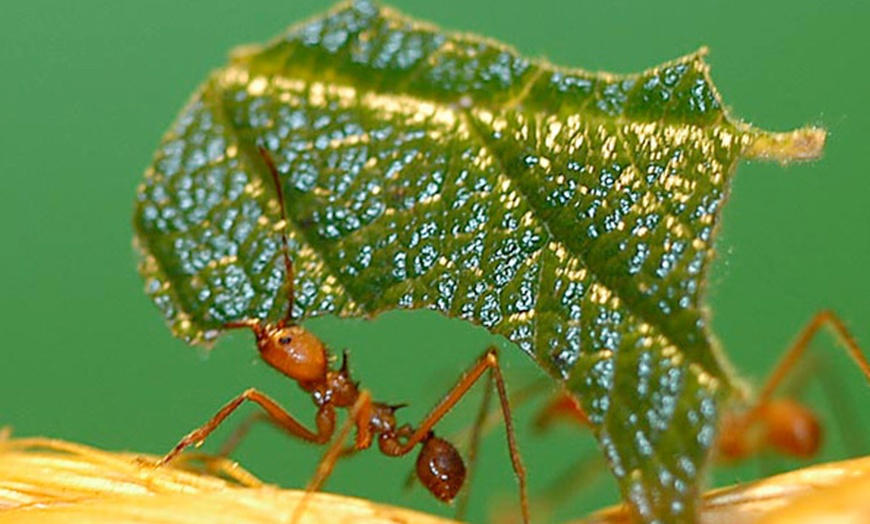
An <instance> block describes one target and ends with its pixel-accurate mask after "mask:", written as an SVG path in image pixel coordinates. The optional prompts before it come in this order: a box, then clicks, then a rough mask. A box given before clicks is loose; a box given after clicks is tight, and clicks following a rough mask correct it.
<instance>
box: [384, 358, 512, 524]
mask: <svg viewBox="0 0 870 524" xmlns="http://www.w3.org/2000/svg"><path fill="white" fill-rule="evenodd" d="M487 371H488V372H489V373H490V380H491V381H494V382H495V387H496V391H497V392H498V396H499V401H500V403H501V410H502V415H503V417H504V423H505V432H506V433H507V445H508V451H509V453H510V457H511V464H512V466H513V469H514V473H515V474H516V477H517V481H518V483H519V490H520V504H521V507H522V514H523V521H524V522H529V504H528V497H527V493H526V471H525V468H523V465H522V461H521V459H520V453H519V450H518V447H517V443H516V437H515V435H514V427H513V420H512V418H511V408H510V403H509V401H508V395H507V389H506V388H505V383H504V378H503V377H502V373H501V367H500V366H499V363H498V351H497V350H496V348H494V347H490V348H489V349H487V350H486V351H485V352H484V354H483V355H481V357H480V358H479V359H478V360H477V362H476V363H475V364H474V365H473V366H472V367H471V368H470V369H469V370H468V371H467V372H466V373H465V374H464V375H463V376H462V378H460V379H459V382H457V384H456V385H455V386H453V388H451V389H450V391H449V392H448V393H447V395H445V396H444V398H443V399H441V401H440V402H439V403H438V404H436V405H435V407H434V408H433V409H432V411H430V412H429V414H428V415H427V416H426V418H424V419H423V421H422V422H421V423H420V426H419V427H418V428H417V429H411V428H409V427H407V426H405V427H404V428H402V429H401V430H400V431H398V432H396V433H395V434H382V435H381V437H380V440H379V446H380V449H381V452H383V453H384V454H385V455H390V456H401V455H405V454H407V453H409V452H410V451H411V450H412V449H414V447H415V446H416V445H417V444H422V445H423V449H422V450H421V451H420V454H419V456H418V457H417V473H418V477H419V478H420V481H421V482H422V483H423V484H424V485H425V486H426V488H427V489H428V490H429V491H430V492H431V493H432V494H433V495H435V497H437V498H439V499H440V500H443V501H445V502H449V501H451V500H453V498H454V497H455V496H456V494H457V492H458V491H459V489H460V488H461V487H462V482H463V480H464V477H465V466H464V464H463V463H462V458H461V457H460V456H459V453H458V452H457V451H456V448H454V447H453V445H452V444H450V443H449V442H447V441H446V440H443V439H440V438H438V437H435V436H434V434H433V431H432V430H433V428H434V426H435V425H436V424H437V423H438V422H439V421H440V420H441V419H442V418H444V415H446V414H447V413H448V412H449V411H450V410H451V409H453V406H455V405H456V403H457V402H459V400H461V399H462V397H464V396H465V394H466V393H468V391H469V389H471V387H472V386H473V385H474V384H475V383H476V382H477V381H478V380H479V379H480V378H481V377H482V376H483V375H484V373H486V372H487Z"/></svg>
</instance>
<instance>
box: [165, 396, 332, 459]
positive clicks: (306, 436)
mask: <svg viewBox="0 0 870 524" xmlns="http://www.w3.org/2000/svg"><path fill="white" fill-rule="evenodd" d="M246 400H248V401H251V402H254V403H256V404H258V405H259V406H260V407H261V408H263V410H264V411H265V412H266V414H267V415H268V416H269V418H270V419H271V420H272V421H273V422H274V423H275V424H276V425H278V426H279V427H281V428H283V429H284V430H285V431H287V432H288V433H290V434H291V435H293V436H295V437H297V438H300V439H302V440H306V441H308V442H313V443H316V444H323V443H325V442H327V441H328V440H329V438H330V437H331V436H332V433H333V430H334V428H335V411H334V410H333V409H332V407H331V406H329V405H326V406H324V407H323V408H321V409H320V411H318V412H317V432H316V433H315V432H313V431H311V430H309V429H308V428H306V427H305V426H303V425H302V424H301V423H300V422H299V421H297V420H296V419H295V418H293V416H292V415H290V414H289V413H288V412H287V411H286V410H284V408H282V407H281V406H280V405H278V403H277V402H275V401H274V400H272V399H271V398H269V397H267V396H266V395H265V394H263V393H260V392H259V391H257V390H256V389H253V388H251V389H248V390H245V391H244V392H243V393H242V394H241V395H239V396H237V397H236V398H234V399H233V400H231V401H230V402H228V403H227V404H226V405H225V406H224V407H222V408H221V409H220V410H219V411H218V412H217V413H216V414H215V415H214V416H213V417H212V418H211V419H210V420H209V421H208V422H206V423H205V424H203V425H202V426H201V427H199V428H197V429H195V430H194V431H192V432H190V433H188V434H187V435H185V437H184V438H183V439H181V441H180V442H179V443H178V444H176V445H175V447H174V448H172V451H170V452H169V453H167V454H166V455H165V456H164V457H163V458H162V459H160V461H159V462H158V463H157V466H162V465H164V464H166V463H167V462H170V461H172V460H173V459H174V458H176V457H177V456H178V454H179V453H181V452H182V451H183V450H184V449H185V448H187V447H188V446H191V445H197V444H199V443H201V442H202V441H203V440H205V439H206V438H207V437H208V436H209V435H210V434H211V433H212V432H213V431H214V430H215V429H217V427H218V426H219V425H220V424H221V423H222V422H223V421H224V419H226V418H227V417H228V416H229V415H230V414H231V413H232V412H233V411H235V410H236V409H238V408H239V406H241V405H242V403H243V402H245V401H246Z"/></svg>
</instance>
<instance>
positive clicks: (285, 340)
mask: <svg viewBox="0 0 870 524" xmlns="http://www.w3.org/2000/svg"><path fill="white" fill-rule="evenodd" d="M278 342H280V343H281V344H282V345H284V346H286V345H287V344H289V343H291V342H293V338H292V337H281V338H279V339H278Z"/></svg>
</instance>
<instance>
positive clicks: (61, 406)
mask: <svg viewBox="0 0 870 524" xmlns="http://www.w3.org/2000/svg"><path fill="white" fill-rule="evenodd" d="M395 4H396V7H399V8H400V9H401V10H403V11H405V12H406V13H408V14H411V15H413V16H415V17H417V18H421V19H426V20H431V21H433V22H436V23H438V24H440V25H442V26H444V27H446V28H450V29H457V30H463V31H472V32H475V33H479V34H483V35H488V36H491V37H495V38H497V39H500V40H502V41H505V42H507V43H510V44H513V45H514V46H516V47H517V48H518V49H519V50H520V51H521V52H523V53H524V54H527V55H530V56H543V57H546V58H548V59H550V60H551V61H553V62H555V63H558V64H566V65H574V66H580V67H584V68H587V69H592V70H611V71H616V72H632V71H639V70H641V69H644V68H646V67H649V66H652V65H655V64H657V63H660V62H663V61H666V60H669V59H672V58H674V57H677V56H679V55H682V54H685V53H687V52H690V51H693V50H695V49H696V48H698V47H699V46H701V45H708V46H709V47H710V49H711V54H710V56H709V61H710V62H711V64H712V66H713V78H714V80H715V81H716V82H717V84H718V86H719V88H720V91H721V92H722V94H723V96H724V97H725V101H726V103H727V104H728V105H729V106H731V108H732V110H733V113H734V114H735V115H736V116H738V117H741V118H743V119H745V120H748V121H750V122H752V123H754V124H756V125H758V126H761V127H764V128H768V129H775V130H785V129H791V128H794V127H798V126H801V125H804V124H807V123H810V124H817V125H822V126H825V127H827V128H828V129H829V130H830V138H829V143H828V147H827V151H826V155H825V158H824V159H823V160H822V161H820V162H816V163H812V164H804V165H793V166H789V167H787V168H782V167H780V166H777V165H769V164H744V165H741V166H740V168H739V174H738V176H737V178H736V184H735V185H734V188H733V193H732V198H731V200H730V202H729V204H728V206H727V207H726V211H725V217H724V225H723V228H722V230H721V234H720V237H719V252H720V256H719V259H718V260H717V261H716V263H715V267H714V271H713V275H712V280H711V283H710V293H709V304H710V306H711V308H712V310H713V312H714V313H715V315H714V328H715V331H716V333H717V334H718V336H719V337H720V339H721V341H722V343H723V345H724V346H725V348H726V349H727V351H728V352H729V354H730V355H731V356H732V359H733V361H734V362H735V365H736V366H737V367H738V369H740V370H741V371H742V373H743V374H744V376H746V377H747V379H749V380H750V381H751V382H753V383H756V384H757V383H759V382H760V381H761V380H763V377H764V376H765V374H766V372H767V371H768V370H770V369H771V367H772V366H773V363H774V361H775V360H776V359H777V357H778V356H779V354H780V352H781V351H782V350H783V348H784V347H785V346H786V345H787V344H788V343H789V342H790V341H791V340H792V339H793V337H794V335H795V334H796V333H797V331H798V329H799V328H800V327H801V326H802V325H803V323H804V322H805V321H807V320H808V319H809V318H810V316H811V315H812V314H813V312H815V311H817V310H819V309H821V308H826V307H830V308H834V309H835V310H837V311H838V312H840V313H841V314H842V316H843V317H844V318H845V320H846V321H847V323H848V324H849V325H850V327H851V328H852V329H853V330H854V333H855V335H856V336H857V338H858V339H859V341H861V342H863V344H864V347H865V353H867V352H870V349H868V346H870V278H868V276H867V271H868V268H870V205H868V194H870V177H868V170H867V168H866V165H867V162H868V156H867V155H868V142H867V129H868V125H870V123H868V118H870V104H868V98H867V92H868V91H867V85H868V83H870V72H868V68H867V67H866V61H867V56H870V38H868V34H867V28H868V27H870V4H868V3H867V2H866V1H865V0H836V1H834V2H817V1H809V0H787V1H786V0H775V1H768V2H758V1H755V0H732V1H730V2H721V1H712V0H680V1H671V2H655V3H653V2H646V1H643V0H631V1H628V0H618V1H614V0H610V1H604V0H581V1H569V0H561V1H560V0H539V1H538V2H534V3H532V2H525V1H517V0H512V1H503V2H499V3H498V6H497V7H496V8H493V4H492V3H490V2H483V1H475V0H442V1H440V2H431V1H425V0H395ZM328 5H329V4H327V3H324V2H316V1H313V0H262V1H260V2H240V1H237V0H236V1H229V0H210V1H208V2H178V1H169V0H148V1H128V2H116V1H109V0H77V1H75V2H56V1H49V0H27V1H25V0H4V1H3V3H2V7H0V71H2V78H0V144H2V146H0V147H2V151H3V153H2V154H0V176H2V185H0V188H2V189H0V191H2V193H0V194H2V206H0V231H2V235H0V239H2V248H0V250H2V253H3V255H2V256H0V344H2V346H0V347H2V349H0V351H2V354H0V425H2V424H7V425H10V426H12V427H13V428H14V430H15V432H16V434H18V435H50V436H55V437H62V438H66V439H72V440H76V441H81V442H85V443H90V444H94V445H97V446H101V447H105V448H111V449H131V450H138V451H148V452H154V453H162V452H165V451H166V450H168V449H169V448H170V447H171V446H172V445H173V444H174V443H175V442H176V440H177V439H178V438H179V437H181V436H182V435H183V434H184V433H186V432H187V431H189V430H190V429H192V428H193V427H194V426H195V425H197V424H199V423H200V422H202V421H203V420H204V419H205V418H206V417H208V416H210V415H211V414H212V413H213V412H214V411H215V409H216V408H217V407H218V406H220V405H221V404H222V403H223V402H225V401H226V400H228V399H229V398H230V397H232V396H233V395H235V394H237V393H239V392H240V391H242V390H243V389H244V388H246V387H248V386H252V385H256V386H257V387H260V388H262V389H264V390H265V391H267V392H269V393H271V394H273V395H274V396H276V397H277V398H279V399H280V400H281V401H282V402H284V403H285V404H286V405H287V406H291V410H292V411H294V412H295V413H297V414H299V416H300V417H301V418H302V419H303V420H310V419H309V417H310V414H313V412H314V410H313V408H312V407H311V405H310V403H309V401H308V400H306V399H305V398H304V397H302V396H301V395H299V394H298V392H296V391H295V386H292V384H289V383H287V382H286V381H283V380H281V379H280V378H279V377H276V376H275V374H274V373H272V372H271V371H270V370H269V369H267V368H266V366H264V365H263V364H261V363H260V362H258V361H257V357H256V353H255V352H254V351H253V347H254V346H253V342H252V340H251V339H250V335H248V334H246V333H240V334H234V335H232V336H227V337H225V339H222V340H221V341H220V343H219V344H218V345H217V348H216V350H215V351H214V352H212V353H211V354H207V353H205V352H203V351H201V350H195V349H190V348H187V347H185V346H184V345H183V344H182V343H180V342H179V341H177V340H174V339H173V338H172V337H171V336H170V334H169V331H168V329H167V328H166V327H165V326H164V324H163V321H162V320H161V318H160V315H159V314H158V312H157V310H156V308H155V307H154V306H153V305H152V304H151V303H150V302H149V301H148V299H147V298H146V297H145V295H144V293H143V292H142V282H141V280H140V278H139V276H138V274H137V272H136V268H135V263H136V260H135V257H134V253H133V250H132V248H131V225H130V215H131V209H132V202H133V195H134V190H135V187H136V185H137V184H138V183H139V181H140V179H141V173H142V171H143V170H144V168H145V166H146V165H148V163H149V160H150V157H151V154H152V151H153V149H154V148H155V147H156V145H157V142H158V140H159V138H160V136H161V134H162V133H163V132H164V130H165V129H166V128H167V127H168V126H169V124H170V123H171V122H172V121H173V119H174V117H175V115H176V112H177V111H178V110H179V109H180V108H181V106H182V104H183V103H184V102H185V100H186V99H187V98H188V96H189V95H190V94H191V93H192V92H193V90H194V88H195V87H196V86H197V84H198V83H199V82H200V81H202V80H203V79H204V78H205V76H206V74H207V73H208V72H209V71H210V70H211V69H213V68H215V67H218V66H220V65H221V64H223V63H224V62H225V56H226V53H227V52H228V51H229V50H230V49H231V48H232V47H234V46H236V45H238V44H242V43H246V42H258V41H264V40H266V39H268V38H270V37H272V36H273V35H275V34H277V33H279V32H280V31H282V30H283V29H284V27H285V26H286V25H288V24H290V23H292V22H295V21H298V20H300V19H302V18H304V17H308V16H310V15H312V14H315V13H317V12H319V11H322V10H324V9H326V8H327V7H328ZM310 326H311V327H312V328H313V329H315V330H316V331H317V332H318V333H320V334H321V335H322V336H323V337H324V338H325V339H326V340H327V341H328V343H330V344H331V345H332V346H333V347H334V348H336V349H339V348H342V347H349V348H352V365H353V369H354V372H355V375H356V376H357V377H358V378H360V379H362V381H363V383H364V384H365V385H366V386H367V387H369V388H371V389H372V390H374V392H375V394H376V395H377V396H378V397H380V398H383V399H385V400H389V401H397V402H398V401H409V402H411V404H412V406H411V407H410V408H408V410H407V411H406V412H405V415H406V416H408V417H409V418H410V419H411V420H416V419H417V418H418V417H420V416H421V415H422V414H423V413H424V412H425V411H426V410H427V409H428V407H429V406H430V405H431V404H432V403H434V402H435V400H436V399H437V398H439V396H440V395H441V394H442V393H443V392H444V391H445V390H446V389H447V387H449V385H450V384H451V383H452V382H453V380H454V379H455V377H456V376H458V374H459V373H460V371H461V370H462V369H463V368H464V367H465V366H466V365H467V364H468V363H470V362H471V361H472V359H473V358H474V357H475V356H476V355H478V354H479V353H480V351H481V350H482V349H483V347H484V346H485V345H486V344H487V343H488V342H491V341H492V339H491V337H490V336H489V335H488V334H486V333H485V332H483V331H481V330H478V329H475V328H472V327H471V326H468V325H465V324H462V323H460V322H456V321H449V320H446V319H444V318H441V317H438V316H436V315H434V314H428V313H425V312H423V313H404V314H389V315H384V316H383V317H381V318H379V319H377V320H376V321H373V322H364V321H336V320H334V319H322V320H317V321H315V322H312V323H311V324H310ZM502 345H503V346H506V344H502ZM816 347H817V350H816V351H815V353H814V354H815V355H816V356H817V358H816V359H815V360H814V364H815V365H818V367H822V368H824V373H825V374H826V376H828V377H829V378H832V377H841V378H837V379H835V380H829V381H828V383H835V384H836V385H837V388H835V389H837V391H836V397H835V401H834V402H835V403H836V404H835V405H837V406H839V407H838V409H837V410H836V413H839V414H843V413H847V411H846V410H847V409H848V407H849V406H852V408H851V409H853V410H855V413H857V414H858V415H857V416H850V417H846V418H847V424H841V425H840V426H836V425H834V430H833V435H832V436H831V438H830V439H829V445H827V446H826V448H825V450H824V455H823V456H822V457H820V460H830V459H833V458H841V457H845V456H847V455H848V454H856V453H867V451H868V449H870V438H868V437H867V436H866V435H867V432H868V431H870V417H868V416H867V413H868V411H870V410H866V409H864V410H861V406H863V405H866V404H867V403H868V400H870V394H868V393H870V392H868V391H867V388H866V386H865V385H864V383H863V380H862V379H861V377H860V375H859V373H858V372H857V371H856V370H855V369H854V368H852V367H850V364H849V363H848V361H847V360H846V359H845V358H843V357H842V355H841V354H840V353H835V352H834V350H833V348H834V345H833V344H832V340H831V339H830V337H822V338H821V339H820V340H819V341H818V343H817V344H816ZM504 353H505V357H506V359H507V361H508V362H507V366H508V372H507V373H508V378H509V380H510V381H511V384H510V385H511V386H513V387H514V388H516V387H517V386H518V385H522V384H526V383H528V382H529V381H530V380H533V379H534V378H535V377H536V376H538V374H537V372H536V370H535V369H534V367H533V366H532V365H531V364H530V362H529V361H528V359H527V358H525V357H524V356H523V355H521V354H520V352H519V351H517V350H515V349H514V348H506V351H505V352H504ZM206 357H207V358H206ZM829 364H830V365H829ZM814 383H815V382H814V381H807V382H806V384H807V387H806V388H804V390H805V392H808V394H809V395H810V396H811V397H813V400H812V401H813V402H816V404H817V405H818V406H819V408H820V409H822V410H824V411H825V417H826V422H829V423H833V420H829V419H831V418H832V411H831V409H830V406H829V404H825V400H824V398H822V396H821V395H820V394H819V391H820V388H818V387H815V386H812V384H814ZM816 397H818V398H816ZM474 409H475V403H474V402H473V401H470V402H468V403H466V404H464V406H463V407H462V408H461V409H460V410H459V413H458V414H457V415H455V416H453V417H452V418H450V419H449V421H448V422H447V423H446V427H447V428H448V432H449V431H450V430H451V429H457V428H461V427H463V425H464V424H465V423H466V421H467V420H469V419H470V417H471V416H472V413H473V412H474ZM533 411H534V406H533V405H531V406H524V407H521V408H519V409H518V416H519V418H520V419H521V420H520V427H521V433H520V443H521V449H522V451H523V453H524V457H525V460H526V462H527V465H528V469H529V472H530V473H529V475H530V478H531V481H532V484H533V487H534V488H535V489H536V490H538V489H541V488H542V487H543V486H545V485H546V484H547V483H548V482H550V481H551V480H552V479H553V478H555V477H556V476H558V475H559V474H561V473H562V472H563V471H564V469H565V465H566V464H568V463H573V461H574V460H575V459H579V458H580V457H581V456H584V455H586V456H590V455H594V454H595V452H594V447H593V445H592V441H591V437H589V436H588V435H582V434H578V433H577V432H575V431H574V430H573V428H560V429H559V430H558V431H555V432H554V433H552V434H548V435H544V436H541V435H535V434H533V432H532V431H530V430H529V424H528V423H527V422H524V420H525V421H527V419H528V418H529V416H530V414H532V413H533ZM862 413H864V415H863V416H862ZM241 418H242V417H239V418H238V420H241ZM224 435H225V434H224ZM842 437H846V439H845V441H846V444H843V441H844V438H842ZM220 440H221V436H220V435H218V436H217V437H216V438H215V439H214V440H213V441H212V445H214V444H217V443H218V442H220ZM207 449H208V448H207ZM211 449H215V448H214V447H212V448H211ZM320 454H321V450H318V449H315V448H311V447H308V446H305V445H302V444H300V443H297V442H288V441H287V440H286V439H284V438H283V436H281V435H278V434H276V433H275V432H274V431H272V430H271V429H268V428H260V429H258V430H255V431H254V433H253V434H252V435H251V437H250V439H249V440H248V441H246V443H245V444H244V445H243V447H242V449H240V450H239V452H238V453H237V455H236V457H237V458H239V459H240V460H241V461H242V462H243V463H244V464H245V465H246V466H248V467H249V468H250V469H252V470H253V471H254V472H255V473H257V474H258V475H260V476H262V477H263V478H265V479H267V480H270V481H274V482H280V483H282V484H283V485H286V486H296V487H299V486H303V485H304V484H305V482H306V481H307V479H308V477H309V475H310V473H311V472H312V471H313V468H314V464H315V463H316V460H317V458H318V457H319V456H320ZM411 464H413V459H412V458H407V459H404V460H394V459H387V458H383V457H381V456H379V454H378V453H376V452H371V453H366V454H362V455H361V456H359V457H356V458H354V459H352V460H348V461H347V462H346V463H341V464H340V465H339V467H338V468H337V470H336V472H335V474H334V476H333V478H332V479H331V480H330V482H329V484H328V489H329V490H332V491H337V492H342V493H347V494H353V495H358V496H363V497H370V498H374V499H377V500H387V501H393V502H399V503H402V504H407V505H411V506H415V507H419V508H422V509H425V510H428V511H440V512H443V513H449V509H445V508H442V507H441V506H439V505H438V504H437V503H436V502H434V501H432V500H430V499H429V498H428V497H427V496H426V495H425V494H424V493H422V490H420V489H419V488H418V489H416V490H414V491H412V492H411V493H410V494H408V493H407V492H405V491H404V490H403V489H402V485H403V483H404V478H405V475H406V473H407V471H408V470H409V468H410V467H411ZM794 464H795V463H788V462H786V461H782V460H779V459H771V458H768V459H765V460H762V461H756V462H753V463H751V464H749V465H747V466H745V467H743V468H738V469H734V468H729V469H724V470H721V469H720V470H718V471H717V474H716V477H717V482H719V483H722V482H733V481H735V480H746V479H750V478H754V477H756V476H758V475H761V474H763V473H764V472H769V471H775V470H777V469H780V468H783V467H791V466H793V465H794ZM372 468H373V469H372ZM373 472H374V473H373ZM374 474H376V475H377V476H379V477H383V480H378V481H377V482H373V481H372V480H371V479H372V476H373V475H374ZM612 485H613V483H612V481H610V480H609V479H608V478H606V477H604V478H601V479H599V480H598V481H596V482H595V483H594V484H593V485H591V486H588V487H586V488H582V489H578V490H576V491H575V492H574V493H573V494H572V497H571V502H570V504H569V505H568V506H566V507H564V508H562V510H561V511H560V512H559V515H558V518H559V519H561V518H564V517H567V516H572V515H573V516H577V515H579V514H580V512H582V511H587V510H589V509H591V508H595V507H600V506H601V505H603V504H606V503H610V502H612V501H614V500H615V498H616V496H615V494H614V492H613V489H612ZM514 486H515V483H514V481H513V479H512V477H511V474H510V465H509V462H508V460H507V456H506V453H505V450H504V444H503V437H502V435H501V431H498V432H496V433H494V434H492V435H490V437H489V438H488V439H487V441H486V442H485V447H484V449H483V455H482V465H481V471H480V472H479V474H478V475H477V484H476V488H475V491H474V496H473V500H472V512H471V518H472V519H473V520H475V521H482V520H485V519H486V518H487V517H488V516H491V515H492V512H493V507H495V506H496V505H497V504H499V503H500V502H504V501H513V500H515V499H516V495H515V493H514V490H515V488H514Z"/></svg>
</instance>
